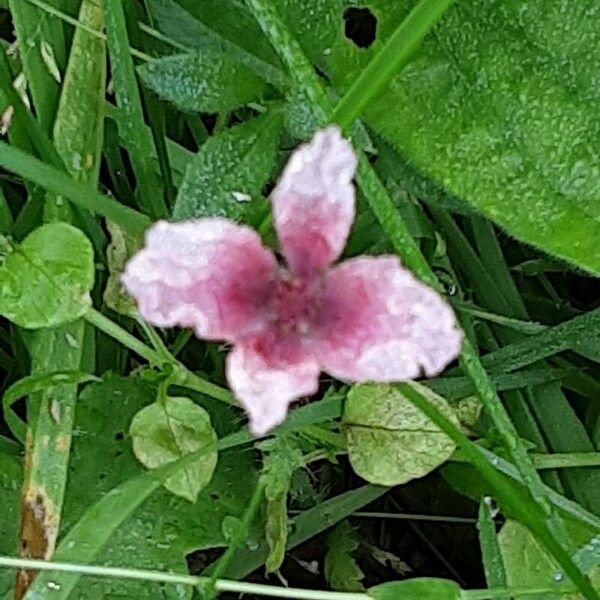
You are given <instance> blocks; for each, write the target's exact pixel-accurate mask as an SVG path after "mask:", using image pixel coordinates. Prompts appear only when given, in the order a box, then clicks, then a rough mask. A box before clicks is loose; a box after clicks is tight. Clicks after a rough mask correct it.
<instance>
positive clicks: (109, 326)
mask: <svg viewBox="0 0 600 600" xmlns="http://www.w3.org/2000/svg"><path fill="white" fill-rule="evenodd" d="M83 318H84V319H85V320H86V321H87V322H88V323H90V324H91V325H93V326H94V327H96V328H97V329H99V330H100V331H102V332H104V333H106V334H107V335H109V336H110V337H112V338H113V339H115V340H117V341H118V342H120V343H121V344H123V346H125V347H126V348H129V349H130V350H132V351H133V352H135V353H136V354H138V355H139V356H141V357H142V358H144V359H145V360H147V361H148V362H149V363H150V364H151V365H154V366H157V367H163V366H165V365H166V364H169V365H171V367H172V368H173V369H174V371H175V375H176V376H175V378H174V383H177V385H181V386H184V387H187V388H189V389H191V390H194V391H197V392H200V393H201V394H205V395H207V396H210V397H211V398H215V399H216V400H221V401H222V402H227V403H228V404H233V403H234V402H235V400H234V398H233V395H232V394H231V392H230V391H229V390H226V389H224V388H222V387H220V386H218V385H215V384H214V383H211V382H210V381H206V380H205V379H202V377H199V376H198V375H196V374H195V373H192V372H191V371H190V370H189V369H188V368H187V367H185V366H184V365H183V364H181V363H180V362H179V361H177V360H175V359H174V358H173V357H172V356H171V355H169V354H168V353H167V354H166V355H165V354H164V353H162V352H159V351H157V350H155V349H154V348H151V347H150V346H148V345H147V344H144V342H141V341H140V340H138V339H137V338H136V337H135V336H133V335H131V334H130V333H129V332H128V331H127V330H125V329H123V328H122V327H121V326H120V325H117V324H116V323H115V322H114V321H111V320H110V319H109V318H108V317H105V316H104V315H103V314H102V313H100V312H99V311H97V310H96V309H94V308H90V309H89V310H88V311H87V313H86V314H85V315H84V317H83Z"/></svg>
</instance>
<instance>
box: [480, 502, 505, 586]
mask: <svg viewBox="0 0 600 600" xmlns="http://www.w3.org/2000/svg"><path fill="white" fill-rule="evenodd" d="M477 529H478V531H479V545H480V546H481V555H482V558H483V567H484V570H485V580H486V581H487V584H488V587H491V588H494V587H496V588H499V587H500V588H501V587H506V572H505V571H504V562H503V561H502V555H501V554H500V547H499V546H498V539H497V534H496V523H494V517H493V514H492V506H491V498H487V497H486V498H483V499H482V500H481V503H480V504H479V517H478V519H477Z"/></svg>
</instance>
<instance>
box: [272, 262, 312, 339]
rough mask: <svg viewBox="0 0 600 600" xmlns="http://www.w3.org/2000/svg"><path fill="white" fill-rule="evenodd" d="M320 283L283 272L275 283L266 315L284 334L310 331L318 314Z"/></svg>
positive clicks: (299, 333) (303, 333)
mask: <svg viewBox="0 0 600 600" xmlns="http://www.w3.org/2000/svg"><path fill="white" fill-rule="evenodd" d="M321 292H322V285H321V282H320V281H318V280H315V279H314V278H310V279H307V278H303V277H299V276H298V275H293V274H290V273H288V272H287V271H282V272H281V273H280V276H279V278H278V280H277V281H276V283H275V287H274V290H273V294H272V296H271V302H270V306H269V316H270V319H271V322H272V323H273V325H274V326H275V327H276V328H277V329H279V330H280V331H281V333H284V334H298V335H305V334H307V333H309V331H310V330H311V328H312V326H313V324H314V323H315V321H316V319H317V316H318V314H319V310H320V305H321Z"/></svg>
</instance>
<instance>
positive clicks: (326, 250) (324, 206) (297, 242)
mask: <svg viewBox="0 0 600 600" xmlns="http://www.w3.org/2000/svg"><path fill="white" fill-rule="evenodd" d="M356 163H357V159H356V156H355V154H354V151H353V150H352V146H351V145H350V144H349V143H348V142H347V141H346V140H345V139H344V138H343V137H342V135H341V133H340V130H339V129H338V128H337V127H328V128H327V129H324V130H322V131H319V132H318V133H317V134H316V135H315V137H314V138H313V140H312V141H311V142H310V143H309V144H306V145H304V146H301V147H300V148H299V149H298V150H296V151H295V152H294V153H293V154H292V156H291V158H290V160H289V162H288V164H287V166H286V168H285V170H284V172H283V175H282V177H281V180H280V181H279V183H278V184H277V187H276V188H275V190H274V191H273V194H272V195H271V199H272V201H273V214H274V219H275V227H276V229H277V234H278V236H279V242H280V244H281V248H282V250H283V253H284V254H285V257H286V258H287V261H288V263H289V265H290V268H291V270H292V271H294V272H295V273H297V274H300V275H306V274H311V273H314V272H315V271H319V270H321V269H323V268H324V267H326V266H327V265H328V264H330V263H331V262H332V261H333V260H335V259H336V258H337V257H338V256H339V255H340V254H341V252H342V250H343V248H344V245H345V244H346V240H347V238H348V234H349V232H350V227H351V225H352V221H353V220H354V210H355V209H354V204H355V200H354V186H353V185H352V177H353V176H354V171H355V169H356Z"/></svg>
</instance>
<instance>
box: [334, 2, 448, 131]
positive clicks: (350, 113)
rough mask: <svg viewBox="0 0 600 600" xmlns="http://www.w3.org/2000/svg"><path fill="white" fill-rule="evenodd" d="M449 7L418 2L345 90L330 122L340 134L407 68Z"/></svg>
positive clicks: (437, 3)
mask: <svg viewBox="0 0 600 600" xmlns="http://www.w3.org/2000/svg"><path fill="white" fill-rule="evenodd" d="M450 4H452V0H421V2H419V3H418V4H417V5H416V6H415V7H414V8H413V9H412V11H411V12H410V14H409V15H408V16H407V17H406V19H404V21H402V23H401V24H400V26H399V27H397V28H396V30H395V31H394V33H393V34H392V35H391V36H390V37H389V38H388V39H387V41H386V42H385V45H384V47H383V48H382V49H381V50H380V51H379V52H378V53H377V55H376V56H375V57H374V58H373V60H371V62H370V63H369V64H368V65H367V67H366V68H365V69H363V70H362V71H361V73H360V75H359V76H358V77H357V78H356V80H355V81H354V83H353V84H352V85H351V86H350V87H349V88H348V91H347V92H346V93H345V94H344V96H343V97H342V99H341V100H340V101H339V102H338V103H337V105H336V107H335V109H334V111H333V113H332V114H331V121H332V122H333V123H338V124H339V126H340V127H341V128H342V129H343V130H348V129H349V128H350V127H352V125H353V124H354V121H356V119H358V117H360V115H362V113H363V112H364V110H365V109H366V108H367V106H368V105H369V104H370V103H371V102H372V101H373V100H374V99H375V98H376V97H377V96H379V94H381V92H382V91H383V90H384V89H385V88H386V87H387V86H388V85H389V83H390V81H391V80H392V78H393V77H394V75H396V73H397V72H398V71H399V70H400V69H401V68H402V67H403V66H404V65H405V64H406V62H407V61H408V59H409V58H410V56H411V54H412V53H413V52H414V51H415V50H416V49H417V48H418V47H419V45H420V44H421V42H422V41H423V38H424V37H425V36H426V35H427V33H428V32H429V31H430V30H431V29H432V27H433V26H434V25H435V24H436V23H437V22H438V21H439V20H440V19H441V18H442V15H443V14H444V12H445V10H446V9H447V8H448V7H449V6H450Z"/></svg>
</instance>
